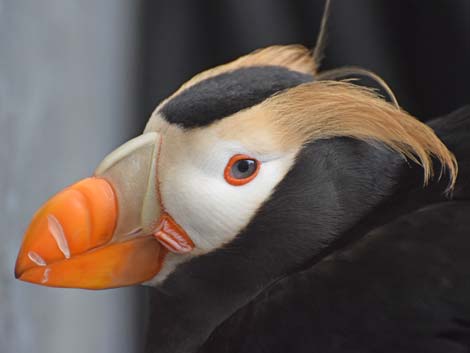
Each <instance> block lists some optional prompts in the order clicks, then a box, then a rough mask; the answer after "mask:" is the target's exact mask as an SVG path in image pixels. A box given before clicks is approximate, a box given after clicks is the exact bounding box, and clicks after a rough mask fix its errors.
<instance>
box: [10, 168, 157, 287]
mask: <svg viewBox="0 0 470 353" xmlns="http://www.w3.org/2000/svg"><path fill="white" fill-rule="evenodd" d="M117 218H118V205H117V197H116V194H115V191H114V190H113V187H112V186H111V184H110V183H109V182H108V181H106V180H105V179H103V178H99V177H92V178H87V179H84V180H82V181H79V182H78V183H76V184H73V185H72V186H70V187H68V188H66V189H65V190H63V191H61V192H60V193H58V194H57V195H55V196H54V197H52V198H51V199H50V200H49V201H48V202H46V203H45V204H44V205H43V206H42V207H41V208H40V209H39V210H38V211H37V212H36V214H35V215H34V217H33V220H32V222H31V224H30V226H29V227H28V229H27V231H26V233H25V236H24V239H23V243H22V245H21V249H20V251H19V254H18V258H17V261H16V266H15V277H16V278H18V279H20V280H23V281H27V282H32V283H36V284H40V285H44V286H51V287H72V288H84V289H105V288H114V287H122V286H128V285H134V284H139V283H142V282H145V281H147V280H149V279H151V278H153V277H154V276H155V275H156V274H157V273H158V272H159V270H160V268H161V264H162V260H163V257H164V253H165V251H163V250H164V249H163V248H162V247H161V245H160V243H159V242H158V241H157V240H156V239H155V237H153V236H152V235H149V236H136V237H130V238H125V239H123V240H120V241H116V240H115V239H114V237H113V235H114V232H115V228H116V224H117Z"/></svg>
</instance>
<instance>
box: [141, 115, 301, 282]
mask: <svg viewBox="0 0 470 353" xmlns="http://www.w3.org/2000/svg"><path fill="white" fill-rule="evenodd" d="M152 119H153V120H151V123H149V125H148V126H147V129H146V132H149V130H150V129H151V131H157V132H158V133H159V134H160V136H161V146H160V148H161V149H160V152H159V156H158V162H157V178H158V185H159V196H160V197H161V204H162V207H163V210H164V211H165V212H167V213H169V214H170V215H171V216H172V217H173V219H174V220H175V221H176V222H177V223H178V224H179V225H180V226H181V227H182V228H183V229H184V230H185V231H186V232H187V234H188V235H189V237H190V238H191V239H192V241H193V242H194V244H195V248H194V249H193V251H192V252H191V253H188V254H173V253H169V254H168V255H167V256H166V258H165V260H164V263H163V267H162V269H161V271H160V272H159V273H158V275H157V276H155V277H154V278H153V279H152V280H150V281H148V282H147V283H145V284H148V285H156V284H159V283H161V282H162V281H163V280H164V279H165V278H166V277H167V276H168V275H169V274H170V273H171V272H173V270H174V269H175V267H176V266H177V265H178V264H181V263H183V262H185V261H188V260H189V259H190V258H192V257H194V256H199V255H202V254H205V253H208V252H211V251H214V250H216V249H218V248H220V247H222V246H224V245H226V244H227V243H229V242H230V241H231V240H233V239H234V238H235V237H236V236H237V234H239V233H240V231H241V230H243V228H244V227H246V226H247V224H248V223H249V222H250V220H251V219H252V218H253V217H254V216H255V214H256V212H257V210H258V209H259V208H260V206H261V205H262V204H263V203H264V202H265V201H266V200H267V199H268V198H269V197H270V195H271V194H272V193H273V191H274V189H275V187H276V185H277V184H278V183H279V182H280V181H281V180H282V179H283V177H284V176H285V175H286V173H287V172H288V170H289V169H290V167H291V166H292V165H293V163H294V159H295V155H296V152H287V153H286V152H272V153H269V154H263V155H261V154H259V153H256V152H254V151H250V150H248V149H247V147H246V146H243V145H242V144H241V143H240V142H239V141H236V140H228V139H227V138H221V137H220V136H219V134H218V133H217V129H212V128H211V127H210V126H209V127H203V128H196V129H191V130H184V129H182V128H180V127H179V126H177V125H169V124H168V123H166V122H165V121H164V120H163V119H162V117H160V116H158V115H156V116H155V115H154V116H153V117H152ZM155 120H158V121H155ZM236 154H244V155H248V156H250V157H252V158H254V159H256V160H258V161H259V162H260V168H259V172H258V174H257V176H256V177H255V178H254V179H253V180H252V181H250V182H248V183H247V184H245V185H240V186H235V185H231V184H230V183H228V182H227V180H225V177H224V170H225V168H226V166H227V163H228V162H229V160H230V159H231V157H232V156H234V155H236Z"/></svg>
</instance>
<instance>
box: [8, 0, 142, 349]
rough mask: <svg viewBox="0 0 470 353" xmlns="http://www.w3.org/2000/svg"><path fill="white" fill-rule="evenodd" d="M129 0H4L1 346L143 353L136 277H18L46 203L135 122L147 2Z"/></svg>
mask: <svg viewBox="0 0 470 353" xmlns="http://www.w3.org/2000/svg"><path fill="white" fill-rule="evenodd" d="M133 4H134V3H133V2H129V1H125V0H106V1H94V0H80V1H62V0H41V1H35V0H20V1H17V0H1V1H0V225H1V226H0V352H2V353H33V352H34V353H46V352H47V353H56V352H57V353H59V352H67V353H78V352H89V353H93V352H113V353H120V352H123V353H124V352H126V353H129V352H130V353H132V352H137V351H138V350H140V349H139V344H140V342H139V341H138V337H140V336H139V334H140V333H139V331H140V330H141V329H142V327H141V326H139V325H140V322H141V320H138V315H139V313H140V311H139V310H138V308H139V302H140V301H141V300H140V299H139V298H141V297H140V296H139V290H138V289H137V288H127V289H117V290H109V291H103V292H91V291H80V290H73V289H51V288H43V287H39V286H33V285H29V284H26V283H22V282H20V281H16V280H14V278H13V267H14V261H15V257H16V252H17V250H18V247H19V245H20V242H21V238H22V233H23V231H24V230H25V228H26V226H27V225H28V222H29V220H30V218H31V216H32V214H33V213H34V211H35V210H36V208H37V207H39V206H40V205H41V203H42V202H43V201H45V200H46V199H47V198H48V197H49V196H51V195H52V194H53V193H55V192H57V191H58V190H60V189H61V188H63V187H64V186H66V185H68V184H70V183H72V182H74V181H76V180H78V179H80V178H82V177H85V176H88V175H89V174H90V173H92V171H93V168H94V167H95V166H96V165H97V163H98V162H99V161H100V159H101V158H102V157H103V156H104V155H105V154H106V153H108V152H110V151H111V150H112V149H114V148H115V147H116V146H118V145H119V144H120V143H122V142H124V141H125V140H126V139H128V138H130V137H131V136H132V135H133V134H135V133H136V130H135V128H134V127H133V125H132V118H133V116H134V114H135V102H136V100H135V98H136V97H135V96H136V91H135V75H134V74H133V73H134V72H135V65H136V61H135V53H136V48H135V43H136V40H135V38H134V37H135V36H136V23H135V21H136V15H137V12H136V9H135V7H133Z"/></svg>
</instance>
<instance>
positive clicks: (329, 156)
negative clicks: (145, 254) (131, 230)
mask: <svg viewBox="0 0 470 353" xmlns="http://www.w3.org/2000/svg"><path fill="white" fill-rule="evenodd" d="M409 169H410V168H409V166H408V165H407V163H406V162H405V161H404V160H403V159H401V158H400V157H398V156H396V155H395V154H394V153H392V152H390V151H388V150H386V149H382V148H376V147H372V146H370V145H368V144H366V143H363V142H359V141H355V140H352V139H348V138H340V139H332V140H324V141H318V142H316V143H314V144H312V145H309V146H307V147H306V148H304V149H303V150H302V152H301V153H300V154H299V156H298V159H297V162H296V164H295V165H294V167H293V168H292V170H291V171H290V172H289V173H288V175H287V176H286V178H285V179H284V180H283V181H282V182H281V183H280V184H279V185H278V187H277V189H276V191H275V192H274V194H273V195H272V197H271V198H270V200H268V201H267V202H266V203H265V204H264V205H263V206H262V208H261V209H260V210H259V212H258V213H257V215H256V217H255V218H254V219H253V221H252V222H251V223H250V224H249V225H248V226H247V228H246V229H245V230H244V231H243V232H242V233H241V234H239V236H237V238H236V239H235V240H234V241H233V242H232V243H231V244H229V245H228V246H226V247H224V248H223V249H220V250H217V251H215V252H213V253H210V254H207V255H204V256H200V257H197V258H194V259H193V260H191V261H189V262H188V263H185V264H182V265H180V266H179V267H178V268H177V269H176V270H175V272H174V273H173V274H171V275H170V276H169V277H168V278H167V280H166V281H165V282H164V283H163V284H162V285H161V286H160V287H159V288H158V289H155V290H153V292H152V304H151V318H150V325H149V332H148V338H149V347H148V351H149V352H182V353H184V352H194V351H196V350H197V348H198V347H200V346H201V345H202V344H203V343H204V341H206V340H207V338H208V337H209V336H210V334H211V333H212V332H213V331H214V330H215V329H216V328H217V327H218V326H219V325H220V324H221V323H222V322H223V321H225V320H226V319H227V318H228V317H230V315H232V314H233V313H234V312H235V311H237V310H238V309H240V308H242V307H243V306H245V305H246V304H247V303H249V302H250V301H251V300H253V299H254V298H255V297H256V296H257V295H258V294H259V293H261V292H262V291H263V290H264V289H266V288H267V287H268V286H270V285H271V284H272V283H274V282H275V281H277V280H278V279H280V278H282V277H284V276H286V275H288V274H290V273H292V272H294V271H298V270H300V269H302V268H303V267H305V266H306V264H309V266H311V265H312V264H314V263H315V262H316V261H319V260H320V259H321V256H323V255H322V254H324V253H325V252H327V251H328V249H330V250H331V248H334V247H335V246H336V245H335V244H337V243H338V241H339V240H341V239H343V238H344V237H343V236H344V235H345V234H347V233H348V232H349V231H350V230H352V229H355V227H359V229H362V231H364V229H366V228H367V227H368V226H370V224H372V223H373V221H372V222H371V221H370V220H369V221H367V220H368V219H370V218H371V217H369V216H370V215H372V214H373V210H374V209H377V207H383V205H384V204H386V202H387V200H390V199H391V196H392V195H394V194H396V193H397V191H399V190H400V188H403V186H399V184H400V181H402V180H403V176H404V174H407V175H406V177H407V180H413V178H411V179H410V178H409V171H408V170H409ZM415 179H416V180H413V181H412V182H410V185H408V186H406V187H405V188H408V189H409V188H411V187H412V186H416V185H418V184H419V183H420V181H421V180H420V179H419V178H415ZM381 205H382V206H381ZM397 209H399V207H397ZM374 217H375V216H374ZM361 227H362V228H361ZM356 233H361V231H356Z"/></svg>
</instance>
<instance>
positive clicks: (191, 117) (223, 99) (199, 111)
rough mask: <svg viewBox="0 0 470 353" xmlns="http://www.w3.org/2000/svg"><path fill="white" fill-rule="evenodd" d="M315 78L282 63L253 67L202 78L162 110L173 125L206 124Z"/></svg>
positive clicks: (195, 125) (192, 126)
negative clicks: (288, 67) (279, 64)
mask: <svg viewBox="0 0 470 353" xmlns="http://www.w3.org/2000/svg"><path fill="white" fill-rule="evenodd" d="M310 81H313V76H312V75H309V74H304V73H301V72H297V71H292V70H289V69H287V68H285V67H282V66H253V67H243V68H238V69H235V70H232V71H229V72H224V73H222V74H220V75H217V76H215V77H210V78H208V79H205V80H202V81H201V82H198V83H196V84H195V85H194V86H192V87H189V88H187V89H185V90H184V91H182V92H181V93H180V94H178V95H176V96H175V97H173V98H171V99H170V100H169V101H168V102H167V103H166V104H165V105H164V106H163V107H162V109H161V110H160V113H161V114H162V116H163V117H164V118H165V120H167V121H168V122H170V123H172V124H177V125H180V126H182V127H184V128H194V127H201V126H206V125H209V124H211V123H213V122H214V121H217V120H220V119H222V118H225V117H227V116H230V115H232V114H235V113H236V112H239V111H240V110H243V109H246V108H250V107H252V106H254V105H256V104H258V103H260V102H262V101H263V100H265V99H266V98H268V97H270V96H272V95H273V94H274V93H277V92H279V91H282V90H285V89H288V88H292V87H295V86H297V85H300V84H302V83H305V82H310Z"/></svg>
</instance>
